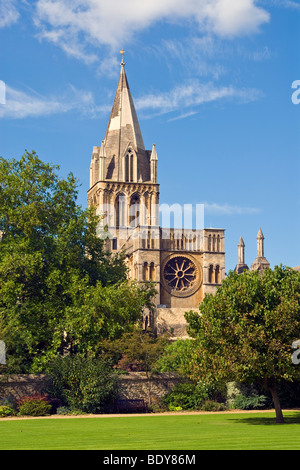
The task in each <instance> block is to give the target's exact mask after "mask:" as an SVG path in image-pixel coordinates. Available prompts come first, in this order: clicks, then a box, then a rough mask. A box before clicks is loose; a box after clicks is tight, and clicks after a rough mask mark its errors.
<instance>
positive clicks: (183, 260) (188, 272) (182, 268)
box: [163, 255, 200, 297]
mask: <svg viewBox="0 0 300 470" xmlns="http://www.w3.org/2000/svg"><path fill="white" fill-rule="evenodd" d="M163 280H164V285H165V287H166V289H167V290H168V291H169V292H170V293H171V294H173V295H175V296H178V297H185V296H188V295H191V294H192V293H194V292H195V291H196V290H197V289H198V287H199V285H200V275H199V269H198V267H197V266H196V263H195V262H194V261H193V260H192V259H190V258H187V257H186V256H180V255H178V256H173V257H171V258H170V259H169V260H168V261H167V262H166V264H165V266H164V269H163Z"/></svg>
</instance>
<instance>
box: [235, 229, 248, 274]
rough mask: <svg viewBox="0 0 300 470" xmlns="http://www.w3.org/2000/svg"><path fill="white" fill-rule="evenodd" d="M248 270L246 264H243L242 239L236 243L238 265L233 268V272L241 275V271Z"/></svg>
mask: <svg viewBox="0 0 300 470" xmlns="http://www.w3.org/2000/svg"><path fill="white" fill-rule="evenodd" d="M248 270H249V268H248V266H247V264H245V243H244V240H243V239H242V237H241V238H240V241H239V243H238V264H237V265H236V267H235V271H236V272H237V273H238V274H241V273H242V272H243V271H248Z"/></svg>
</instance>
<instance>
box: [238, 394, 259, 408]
mask: <svg viewBox="0 0 300 470" xmlns="http://www.w3.org/2000/svg"><path fill="white" fill-rule="evenodd" d="M266 403H267V397H266V396H265V395H250V396H246V395H242V394H239V395H237V396H236V397H235V399H234V400H233V402H232V404H231V408H235V409H238V410H255V409H257V408H264V407H265V406H266Z"/></svg>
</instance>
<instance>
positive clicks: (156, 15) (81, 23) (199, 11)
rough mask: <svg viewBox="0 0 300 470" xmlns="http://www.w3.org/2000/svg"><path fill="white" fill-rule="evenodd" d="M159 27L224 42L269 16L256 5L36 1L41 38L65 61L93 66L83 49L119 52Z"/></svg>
mask: <svg viewBox="0 0 300 470" xmlns="http://www.w3.org/2000/svg"><path fill="white" fill-rule="evenodd" d="M158 21H166V22H173V23H174V22H177V23H179V24H182V25H185V24H187V22H189V24H191V22H192V23H193V24H194V25H195V26H196V27H197V28H198V29H199V30H200V31H202V32H203V31H205V32H207V31H210V32H213V33H215V34H216V35H219V36H222V37H224V36H225V37H227V36H228V37H233V36H236V35H244V34H248V33H253V32H257V30H258V29H259V27H260V26H261V25H263V24H264V23H266V22H268V21H269V14H268V13H267V11H265V10H264V9H263V8H260V7H258V6H256V5H255V0H163V1H162V0H144V1H141V0H127V1H126V2H125V1H124V0H112V1H106V0H38V1H37V3H36V14H35V24H36V26H37V27H38V29H39V35H40V37H42V38H45V39H47V40H49V41H52V42H53V43H54V44H56V45H58V46H60V47H62V49H63V50H64V51H65V52H67V53H68V54H69V55H72V56H75V57H77V58H81V59H83V60H88V61H96V57H95V55H94V54H92V55H90V54H87V58H86V52H85V50H86V47H87V46H95V47H99V46H107V47H108V48H114V49H116V48H117V47H118V48H121V47H123V44H124V43H128V41H130V40H131V39H132V38H133V37H134V36H135V35H136V34H137V33H139V32H140V31H143V30H145V29H146V28H148V27H150V26H153V25H154V24H155V23H156V22H158Z"/></svg>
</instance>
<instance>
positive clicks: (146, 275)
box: [143, 262, 149, 281]
mask: <svg viewBox="0 0 300 470" xmlns="http://www.w3.org/2000/svg"><path fill="white" fill-rule="evenodd" d="M143 280H144V281H149V269H148V263H147V262H145V263H144V266H143Z"/></svg>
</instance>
